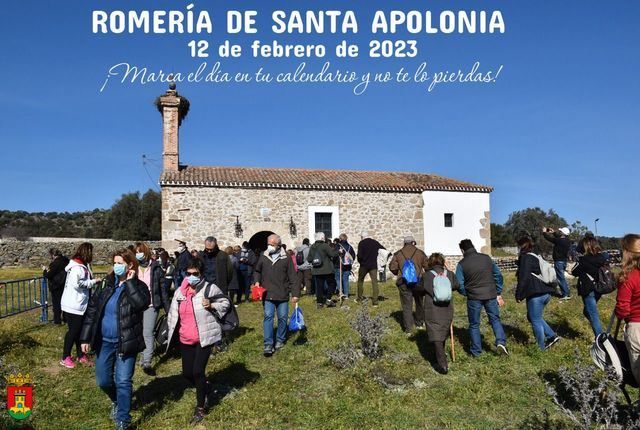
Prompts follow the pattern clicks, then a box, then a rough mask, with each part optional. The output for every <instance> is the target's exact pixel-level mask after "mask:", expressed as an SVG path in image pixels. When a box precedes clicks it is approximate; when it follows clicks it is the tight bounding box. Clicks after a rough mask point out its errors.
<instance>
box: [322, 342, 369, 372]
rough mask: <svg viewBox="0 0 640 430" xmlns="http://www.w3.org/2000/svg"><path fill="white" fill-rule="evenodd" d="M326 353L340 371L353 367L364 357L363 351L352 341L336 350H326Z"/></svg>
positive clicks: (342, 344)
mask: <svg viewBox="0 0 640 430" xmlns="http://www.w3.org/2000/svg"><path fill="white" fill-rule="evenodd" d="M324 353H325V354H326V355H327V357H329V360H330V361H331V364H333V365H334V366H336V367H337V368H338V369H348V368H350V367H353V366H354V365H355V364H356V362H357V361H358V360H359V359H361V358H362V357H363V354H362V351H360V349H359V348H358V347H357V346H356V345H355V344H354V343H353V342H352V341H348V342H344V343H341V344H340V345H338V347H337V348H335V349H325V350H324Z"/></svg>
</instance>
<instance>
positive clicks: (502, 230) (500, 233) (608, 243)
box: [491, 207, 620, 254]
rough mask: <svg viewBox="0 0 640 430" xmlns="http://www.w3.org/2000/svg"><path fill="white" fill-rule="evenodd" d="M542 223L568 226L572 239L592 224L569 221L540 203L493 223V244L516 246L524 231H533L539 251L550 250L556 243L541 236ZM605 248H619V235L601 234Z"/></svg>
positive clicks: (549, 225)
mask: <svg viewBox="0 0 640 430" xmlns="http://www.w3.org/2000/svg"><path fill="white" fill-rule="evenodd" d="M542 227H550V228H553V229H554V230H557V229H558V228H560V227H569V228H570V229H571V234H570V235H569V239H571V240H572V241H574V242H577V241H579V240H580V239H581V238H582V237H584V235H585V234H586V233H587V232H589V231H590V230H589V228H588V227H587V226H586V225H584V224H583V223H582V222H580V221H575V222H573V223H571V224H570V223H568V222H567V221H566V220H565V219H564V218H563V217H561V216H560V215H559V214H558V213H557V212H556V211H554V210H553V209H549V210H547V211H546V212H545V211H544V210H543V209H540V208H538V207H535V208H527V209H523V210H519V211H515V212H512V213H511V215H509V219H508V220H507V222H505V223H504V224H494V223H492V224H491V246H493V247H494V248H502V247H509V246H516V242H517V240H518V239H519V238H520V237H522V236H523V235H525V234H528V235H530V236H531V237H532V238H533V240H534V241H535V243H536V245H537V246H538V248H539V250H540V252H543V253H545V254H550V253H551V250H552V247H553V245H552V244H551V243H550V242H549V241H547V240H545V239H544V237H542ZM598 240H599V241H600V245H601V246H602V248H603V249H618V248H619V247H620V238H619V237H606V236H598Z"/></svg>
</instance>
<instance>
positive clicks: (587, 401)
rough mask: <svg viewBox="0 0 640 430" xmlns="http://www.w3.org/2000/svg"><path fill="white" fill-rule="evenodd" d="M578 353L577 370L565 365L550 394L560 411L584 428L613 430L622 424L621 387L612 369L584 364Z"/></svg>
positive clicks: (575, 366) (548, 387) (559, 372)
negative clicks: (602, 370) (601, 426)
mask: <svg viewBox="0 0 640 430" xmlns="http://www.w3.org/2000/svg"><path fill="white" fill-rule="evenodd" d="M578 357H579V355H578V352H577V351H576V361H575V364H574V367H573V369H568V368H567V367H565V366H562V367H560V368H559V369H558V372H557V376H556V377H555V378H554V379H555V380H554V381H553V382H554V383H551V382H549V381H547V383H546V385H547V392H548V393H549V394H550V395H551V397H552V398H553V401H554V402H555V403H556V405H558V407H559V408H560V411H562V413H563V414H564V415H565V416H566V417H567V418H569V419H570V420H571V421H572V422H573V423H574V424H576V425H577V426H578V427H579V428H581V429H585V430H586V429H591V428H594V427H596V426H599V425H604V426H605V428H609V427H610V426H611V425H612V424H615V423H617V421H618V400H619V398H620V388H619V386H618V378H617V375H616V373H615V371H613V370H612V369H609V370H608V371H606V372H601V371H600V370H599V369H597V368H596V367H595V366H594V365H587V364H584V363H581V362H580V359H579V358H578Z"/></svg>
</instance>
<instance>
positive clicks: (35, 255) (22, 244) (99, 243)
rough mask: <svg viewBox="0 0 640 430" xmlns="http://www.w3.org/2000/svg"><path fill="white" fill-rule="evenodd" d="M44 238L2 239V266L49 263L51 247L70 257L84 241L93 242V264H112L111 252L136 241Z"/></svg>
mask: <svg viewBox="0 0 640 430" xmlns="http://www.w3.org/2000/svg"><path fill="white" fill-rule="evenodd" d="M42 239H43V238H33V240H24V241H23V240H15V239H3V240H0V267H5V266H23V267H40V266H42V265H48V264H49V263H50V261H51V260H50V259H49V249H50V248H58V249H59V250H60V251H62V253H63V254H64V255H66V256H68V257H70V256H71V255H73V253H74V252H75V250H76V248H77V247H78V245H80V243H82V242H91V243H92V244H93V264H94V265H104V264H110V263H111V261H110V259H111V253H112V252H113V251H115V250H116V249H119V248H125V247H127V246H129V245H131V244H132V243H134V241H114V240H107V239H75V238H74V239H68V240H66V241H60V239H58V238H56V239H55V240H51V241H46V240H42ZM147 243H148V245H149V246H150V247H151V248H157V247H159V246H160V242H147Z"/></svg>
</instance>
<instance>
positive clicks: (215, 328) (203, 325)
mask: <svg viewBox="0 0 640 430" xmlns="http://www.w3.org/2000/svg"><path fill="white" fill-rule="evenodd" d="M186 282H187V280H186V279H185V280H184V281H183V282H182V283H183V285H184V283H186ZM203 284H204V285H202V287H201V288H200V290H198V292H197V293H196V295H195V296H193V299H192V303H193V313H194V314H195V318H196V325H197V326H198V337H199V338H200V346H201V347H205V346H209V345H213V344H214V343H216V342H220V341H221V340H222V327H220V323H219V322H218V320H217V318H216V316H215V315H214V314H213V312H216V313H217V314H218V315H225V314H226V313H227V310H228V309H229V307H230V306H233V305H232V304H231V301H230V300H229V298H228V297H227V296H226V295H225V294H224V293H223V292H222V291H221V290H220V288H218V287H217V286H216V285H215V284H209V285H210V288H209V299H211V298H212V297H215V296H219V297H221V298H219V299H216V300H211V308H212V310H207V309H205V308H204V307H203V306H202V299H203V297H204V292H205V291H206V289H207V282H206V281H205V282H204V283H203ZM186 299H187V298H186V297H185V296H184V294H182V288H178V289H177V290H176V292H175V293H174V295H173V300H172V301H171V308H169V315H168V316H167V328H168V329H169V337H168V339H169V342H167V351H168V350H169V347H170V346H171V338H172V337H173V336H174V331H175V329H176V326H177V325H178V320H179V319H180V313H179V306H180V302H182V301H184V300H186Z"/></svg>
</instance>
